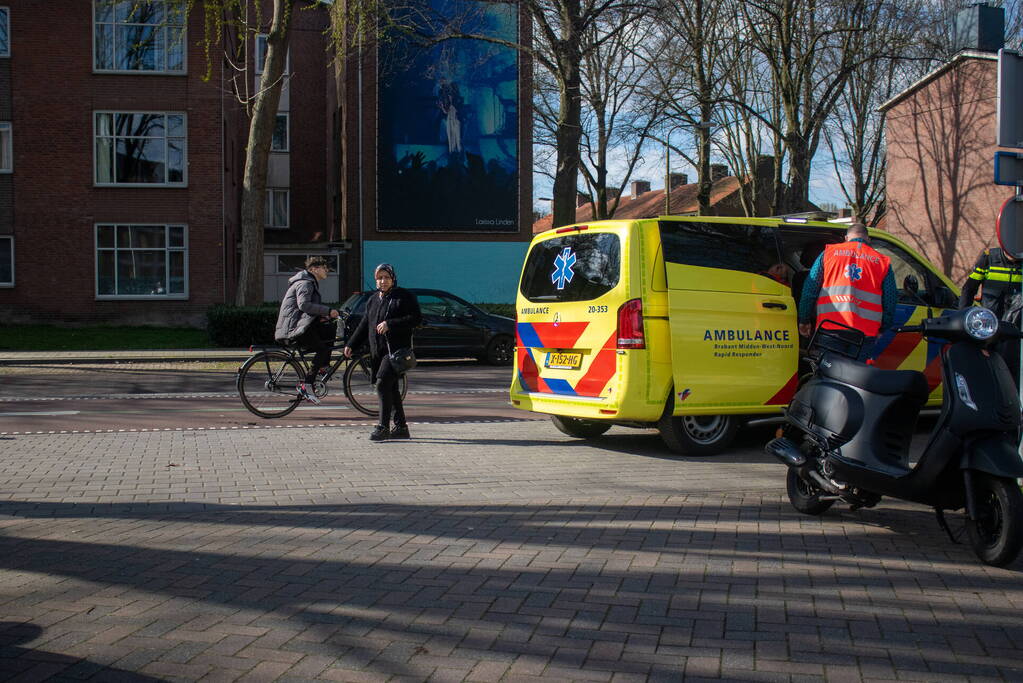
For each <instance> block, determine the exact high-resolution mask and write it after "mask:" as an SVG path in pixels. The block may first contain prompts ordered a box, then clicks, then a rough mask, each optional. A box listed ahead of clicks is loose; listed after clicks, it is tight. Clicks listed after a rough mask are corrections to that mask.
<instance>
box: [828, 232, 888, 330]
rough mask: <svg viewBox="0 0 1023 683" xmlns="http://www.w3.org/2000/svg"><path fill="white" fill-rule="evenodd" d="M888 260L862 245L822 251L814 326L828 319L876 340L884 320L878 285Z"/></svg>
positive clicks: (830, 246) (846, 243) (850, 243)
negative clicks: (822, 257)
mask: <svg viewBox="0 0 1023 683" xmlns="http://www.w3.org/2000/svg"><path fill="white" fill-rule="evenodd" d="M889 263H890V262H889V259H888V257H887V256H884V255H883V254H880V253H878V252H877V251H876V250H875V249H873V248H872V247H870V246H869V245H867V244H865V243H863V242H843V243H841V244H831V245H828V246H827V247H826V248H825V249H824V259H823V267H824V278H823V282H822V283H821V291H820V294H819V295H818V298H817V324H818V325H820V324H821V323H822V322H824V321H825V320H830V321H833V322H836V323H841V324H843V325H848V326H849V327H853V328H855V329H857V330H860V331H861V332H863V334H865V335H866V336H868V337H876V336H877V334H878V332H879V331H880V329H881V320H882V318H883V306H882V302H883V297H882V293H881V284H882V282H883V281H884V277H885V274H887V272H888V268H889Z"/></svg>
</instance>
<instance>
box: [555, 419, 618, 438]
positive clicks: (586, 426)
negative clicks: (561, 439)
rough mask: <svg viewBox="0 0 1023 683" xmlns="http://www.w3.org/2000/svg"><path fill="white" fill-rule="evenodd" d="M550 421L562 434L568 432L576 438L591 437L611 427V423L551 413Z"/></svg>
mask: <svg viewBox="0 0 1023 683" xmlns="http://www.w3.org/2000/svg"><path fill="white" fill-rule="evenodd" d="M551 422H553V423H554V426H555V427H557V428H558V431H559V432H561V433H562V434H568V435H569V436H574V437H576V438H577V439H593V438H596V437H598V436H600V435H601V434H603V433H604V432H606V431H607V430H609V429H611V425H609V424H607V423H605V422H597V421H595V420H580V419H579V418H577V417H562V416H561V415H551Z"/></svg>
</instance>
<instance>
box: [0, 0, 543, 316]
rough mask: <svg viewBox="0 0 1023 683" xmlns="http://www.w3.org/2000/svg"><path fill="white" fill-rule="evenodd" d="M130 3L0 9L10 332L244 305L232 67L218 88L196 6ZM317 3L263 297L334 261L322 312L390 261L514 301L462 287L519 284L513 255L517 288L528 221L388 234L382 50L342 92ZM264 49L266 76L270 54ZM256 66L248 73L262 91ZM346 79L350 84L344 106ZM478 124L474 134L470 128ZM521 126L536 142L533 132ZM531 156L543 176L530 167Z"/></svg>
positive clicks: (291, 90) (258, 48)
mask: <svg viewBox="0 0 1023 683" xmlns="http://www.w3.org/2000/svg"><path fill="white" fill-rule="evenodd" d="M445 1H447V0H445ZM132 4H133V3H132V2H131V0H128V1H117V0H76V1H74V2H72V1H69V0H59V1H57V2H50V3H38V2H31V1H29V0H7V4H6V5H3V6H0V319H3V320H5V321H15V322H16V321H28V320H34V321H48V322H66V323H70V324H78V323H131V324H137V323H152V324H161V325H162V324H196V323H200V322H201V321H202V319H203V316H204V313H205V311H206V309H207V308H208V307H209V306H210V305H212V304H216V303H224V302H227V303H230V302H233V299H234V288H235V284H236V278H237V266H238V253H239V250H238V239H239V213H240V212H239V208H240V188H241V177H242V170H243V162H244V150H245V145H246V139H247V129H248V121H247V118H246V116H245V113H244V109H243V107H242V105H241V104H240V103H239V102H238V101H237V99H236V98H235V97H234V95H233V94H232V93H231V88H230V86H229V82H228V81H229V80H230V79H231V77H232V76H233V75H234V74H235V72H233V71H231V70H230V69H228V68H225V66H224V64H223V60H222V59H220V57H219V55H217V56H215V58H214V59H213V60H212V65H211V67H212V70H211V72H210V77H209V78H208V79H204V78H203V76H204V75H205V73H206V71H207V66H208V65H207V60H206V56H205V54H204V50H203V47H202V38H203V35H204V33H203V24H202V17H201V15H200V13H199V12H195V11H194V12H193V13H192V15H191V16H189V17H188V18H187V19H185V18H182V17H181V15H180V14H179V13H176V12H175V7H177V6H178V5H177V3H175V2H173V1H168V2H160V1H154V2H149V3H144V7H143V9H144V11H143V12H141V13H140V12H139V11H138V10H136V11H135V12H132V10H131V7H132ZM299 4H300V5H301V4H302V3H299ZM306 5H308V7H304V8H303V11H295V12H294V13H293V24H292V34H291V44H290V48H289V56H288V81H287V85H286V87H285V91H284V92H283V93H282V98H281V104H280V107H279V111H278V125H277V129H276V131H275V135H274V143H273V147H272V153H271V160H270V167H269V174H268V179H267V186H268V189H267V207H268V210H267V220H266V223H267V226H266V229H265V230H266V232H265V241H266V247H265V256H264V271H265V277H264V284H265V287H264V292H265V298H266V299H267V300H275V299H278V298H279V296H280V295H281V293H282V292H283V289H284V287H285V286H286V282H287V279H288V277H290V276H291V275H292V274H293V273H294V271H295V268H296V267H297V266H300V265H301V262H302V261H303V260H304V259H305V258H306V257H307V256H308V255H313V254H322V255H328V256H330V257H331V258H332V259H333V261H334V262H335V263H336V269H335V272H334V273H332V275H331V277H330V278H329V279H328V280H327V281H326V282H324V283H322V284H321V291H323V293H324V296H325V298H326V299H327V300H340V299H343V298H345V297H346V296H347V295H348V294H349V293H351V292H352V291H355V290H357V289H359V288H360V287H362V286H364V285H365V284H366V283H367V282H370V281H371V278H370V277H369V276H367V274H366V273H365V270H366V269H367V268H372V266H373V265H374V264H375V262H376V261H377V260H384V258H385V257H386V258H387V260H390V261H392V262H394V263H395V264H396V265H397V266H398V269H399V274H400V275H401V276H402V280H403V284H406V285H409V286H424V287H430V286H433V287H440V288H444V289H453V290H454V291H455V292H456V293H461V294H462V295H463V296H466V297H467V298H470V299H471V300H476V301H483V300H508V301H510V300H512V299H513V297H514V291H513V290H512V293H511V294H509V295H506V296H503V298H501V299H494V298H489V299H488V297H494V296H496V295H500V294H503V293H504V292H503V289H504V288H506V287H507V286H508V285H510V286H511V287H514V281H513V280H512V281H511V282H509V283H504V282H502V283H501V289H494V288H491V289H489V290H488V289H487V287H477V288H475V291H474V288H473V287H463V288H461V289H459V288H455V287H454V285H457V284H458V283H459V282H460V281H462V280H465V279H466V278H465V277H454V275H455V274H456V273H458V274H459V275H461V276H467V279H468V280H469V281H473V280H482V281H484V282H485V281H487V278H488V277H489V276H490V275H493V273H495V272H501V273H503V278H504V279H508V273H511V272H512V269H513V265H512V264H513V261H514V275H515V276H516V277H517V267H518V263H519V262H520V261H521V255H522V253H524V251H525V244H524V240H528V238H529V225H528V220H527V221H525V223H524V224H523V221H519V220H518V216H516V217H515V224H514V226H511V228H510V229H507V230H505V231H503V232H501V233H500V234H498V235H496V236H488V235H486V234H483V235H481V234H480V232H479V231H470V232H464V231H448V230H447V229H446V227H445V226H444V225H439V226H435V228H434V229H432V230H430V231H426V232H424V231H421V230H415V231H413V232H411V233H409V232H404V231H402V230H393V229H392V230H391V231H389V232H387V231H378V230H377V226H376V220H375V219H376V215H377V213H378V207H377V206H376V201H377V199H376V196H375V194H374V192H375V190H376V185H377V183H376V179H375V177H374V173H375V168H376V163H377V162H376V158H377V157H376V156H375V155H376V151H377V150H376V146H375V140H376V138H377V135H378V125H377V121H376V118H375V112H376V111H377V103H376V98H377V97H378V93H377V92H376V83H375V78H373V76H374V75H375V74H376V60H375V53H369V54H364V55H363V56H362V62H361V63H362V73H361V74H359V73H358V70H357V69H351V70H350V72H349V73H347V74H342V75H341V78H342V80H341V81H338V80H336V78H335V71H334V67H333V65H331V64H329V63H328V54H327V38H326V37H325V33H324V29H326V27H327V26H328V22H329V18H328V15H327V9H326V7H325V6H324V5H318V4H315V3H306ZM265 15H266V16H267V18H268V20H269V16H270V13H269V11H267V12H265ZM140 37H142V38H140ZM230 39H231V38H230V37H229V38H228V40H230ZM253 43H254V44H253V45H252V46H251V48H252V49H251V50H250V54H253V55H255V59H254V63H253V64H252V66H253V67H255V66H256V65H259V64H261V63H262V57H263V51H264V50H263V48H264V45H263V43H262V40H261V39H259V38H257V39H256V40H254V41H253ZM143 44H144V48H142V49H140V45H143ZM258 71H259V69H257V68H253V69H252V70H251V71H250V72H249V74H250V75H249V77H250V78H252V88H253V89H255V88H256V87H258V80H259V73H258ZM339 83H343V84H346V85H347V86H348V88H347V93H348V95H347V100H346V101H345V102H344V103H340V104H339V98H338V95H337V93H338V92H340V91H342V90H341V88H340V87H339ZM523 87H524V84H523V83H522V82H521V79H519V81H518V90H519V92H521V91H522V88H523ZM463 91H464V89H463ZM519 92H516V93H515V94H516V96H518V94H519ZM449 99H450V98H449ZM519 99H520V100H521V99H522V98H521V97H519ZM458 103H459V104H460V105H461V104H463V102H462V100H458ZM359 105H361V108H360V106H359ZM465 108H468V107H465ZM342 117H347V122H348V130H349V131H350V135H351V137H350V139H349V140H348V141H347V145H346V147H345V148H346V149H347V150H349V158H348V159H344V158H343V157H342V155H341V151H342V146H341V136H340V131H341V129H342V127H341V125H340V124H341V122H342ZM449 118H450V117H449ZM463 119H464V120H465V125H466V127H467V126H468V125H469V123H471V118H469V117H468V115H467V114H463ZM448 130H449V131H450V130H451V127H450V125H449V127H448ZM518 132H519V137H518V142H519V143H520V146H521V148H523V149H528V147H529V145H528V141H529V137H528V132H529V131H528V126H527V125H526V122H523V121H522V120H521V119H519V127H518ZM356 133H358V134H356ZM360 136H361V138H360ZM465 156H466V157H468V156H469V155H467V154H466V155H465ZM518 162H519V169H522V168H525V169H528V168H529V164H530V163H531V160H530V158H529V156H528V154H525V155H520V156H519V157H518ZM518 178H519V179H520V180H519V184H520V186H519V188H518V191H519V204H520V205H524V206H526V207H527V208H528V204H529V197H530V195H531V187H530V186H529V173H528V172H525V173H522V172H520V173H518ZM389 199H390V200H391V201H394V196H393V193H392V196H391V197H390V198H389ZM345 208H347V216H346V213H345ZM360 209H361V211H362V213H361V214H360V213H358V211H359V210H360ZM519 215H522V216H528V215H529V213H528V211H519ZM391 227H392V228H393V227H394V226H391ZM398 227H400V225H399V226H398ZM494 243H499V244H505V243H508V244H512V243H514V244H515V246H514V248H512V249H507V250H506V252H504V253H502V254H501V255H500V258H498V259H497V260H496V261H495V263H494V264H493V265H494V268H491V269H490V270H489V271H488V270H487V269H486V267H485V264H483V265H481V264H475V261H477V260H479V259H480V258H481V256H483V255H484V254H486V253H487V252H488V250H489V248H490V246H491V245H493V244H494ZM438 245H440V246H438ZM466 259H468V261H470V262H472V264H469V265H467V264H466V263H465V262H464V261H465V260H466ZM497 261H499V263H498V262H497ZM463 284H464V283H463Z"/></svg>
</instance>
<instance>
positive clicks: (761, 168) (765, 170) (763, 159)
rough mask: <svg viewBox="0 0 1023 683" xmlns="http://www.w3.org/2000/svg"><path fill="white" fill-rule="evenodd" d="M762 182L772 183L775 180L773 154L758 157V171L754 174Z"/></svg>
mask: <svg viewBox="0 0 1023 683" xmlns="http://www.w3.org/2000/svg"><path fill="white" fill-rule="evenodd" d="M754 174H755V175H756V177H757V178H758V179H760V180H764V181H767V182H771V181H773V180H774V156H773V155H771V154H758V155H757V169H756V171H755V172H754Z"/></svg>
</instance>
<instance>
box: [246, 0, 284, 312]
mask: <svg viewBox="0 0 1023 683" xmlns="http://www.w3.org/2000/svg"><path fill="white" fill-rule="evenodd" d="M292 3H293V0H274V15H273V21H272V23H271V25H270V32H269V33H268V34H267V39H266V63H265V64H264V65H263V66H264V69H263V74H262V76H261V77H260V82H259V85H260V90H259V92H258V93H257V94H256V97H255V99H254V104H253V108H252V118H251V119H250V121H249V138H248V143H247V145H246V148H245V170H244V173H243V175H242V206H241V233H242V250H241V263H240V265H239V268H238V290H237V293H236V295H235V303H236V304H238V305H239V306H256V305H258V304H261V303H263V231H264V229H265V227H264V226H265V224H266V176H267V163H268V160H269V157H270V143H271V141H272V139H273V131H274V124H275V123H276V120H277V107H278V105H279V104H280V101H281V84H282V82H283V80H282V76H283V74H284V65H285V63H286V60H287V56H288V38H289V35H290V29H291V12H292Z"/></svg>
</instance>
